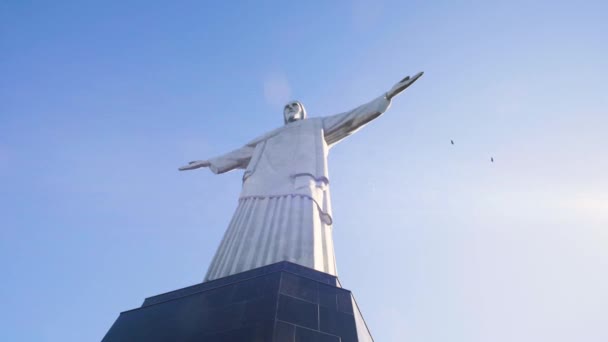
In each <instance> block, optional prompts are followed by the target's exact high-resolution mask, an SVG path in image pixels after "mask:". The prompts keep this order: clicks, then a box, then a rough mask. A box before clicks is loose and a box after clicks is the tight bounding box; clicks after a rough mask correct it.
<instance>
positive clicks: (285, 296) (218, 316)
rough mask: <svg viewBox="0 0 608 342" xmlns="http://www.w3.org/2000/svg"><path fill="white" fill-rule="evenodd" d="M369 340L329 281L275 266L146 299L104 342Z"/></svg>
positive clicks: (346, 297)
mask: <svg viewBox="0 0 608 342" xmlns="http://www.w3.org/2000/svg"><path fill="white" fill-rule="evenodd" d="M118 341H121V342H139V341H142V342H143V341H145V342H161V341H162V342H186V341H188V342H199V341H200V342H220V341H221V342H228V341H230V342H232V341H235V342H237V341H238V342H248V341H256V342H257V341H260V342H266V341H268V342H271V341H274V342H296V341H297V342H354V341H365V342H368V341H373V339H372V337H371V336H370V334H369V331H368V330H367V327H366V325H365V322H364V321H363V318H362V317H361V314H360V312H359V308H358V307H357V304H356V302H355V300H354V298H353V296H352V294H351V292H350V291H348V290H345V289H343V288H342V287H341V286H340V283H339V281H338V279H337V278H336V277H333V276H331V275H328V274H325V273H322V272H318V271H315V270H313V269H309V268H306V267H303V266H299V265H296V264H293V263H289V262H279V263H276V264H272V265H269V266H264V267H260V268H257V269H254V270H250V271H247V272H243V273H239V274H235V275H232V276H228V277H225V278H221V279H217V280H213V281H208V282H205V283H202V284H198V285H194V286H190V287H186V288H183V289H180V290H176V291H172V292H168V293H165V294H161V295H158V296H154V297H150V298H147V299H146V300H145V301H144V303H143V305H142V306H141V307H140V308H137V309H133V310H130V311H125V312H123V313H121V314H120V316H119V317H118V319H117V320H116V322H114V325H112V327H111V328H110V331H108V333H107V334H106V336H105V337H104V339H103V342H118Z"/></svg>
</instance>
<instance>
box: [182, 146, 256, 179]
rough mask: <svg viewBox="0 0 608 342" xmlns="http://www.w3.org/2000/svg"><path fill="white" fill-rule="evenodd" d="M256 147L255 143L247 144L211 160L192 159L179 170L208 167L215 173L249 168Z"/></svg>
mask: <svg viewBox="0 0 608 342" xmlns="http://www.w3.org/2000/svg"><path fill="white" fill-rule="evenodd" d="M254 149H255V145H245V146H243V147H241V148H239V149H236V150H234V151H232V152H228V153H226V154H224V155H221V156H218V157H215V158H211V159H209V160H197V161H191V162H190V163H189V164H188V165H185V166H182V167H180V168H179V170H180V171H187V170H194V169H198V168H201V167H208V168H209V169H210V170H211V172H213V173H224V172H228V171H230V170H234V169H244V168H247V165H248V164H249V161H250V160H251V156H252V155H253V151H254Z"/></svg>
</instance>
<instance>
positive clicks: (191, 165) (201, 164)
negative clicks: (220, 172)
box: [178, 160, 211, 171]
mask: <svg viewBox="0 0 608 342" xmlns="http://www.w3.org/2000/svg"><path fill="white" fill-rule="evenodd" d="M210 165H211V163H210V162H209V161H208V160H195V161H191V162H190V163H188V165H186V166H182V167H180V168H179V169H178V170H180V171H186V170H194V169H198V168H200V167H209V166H210Z"/></svg>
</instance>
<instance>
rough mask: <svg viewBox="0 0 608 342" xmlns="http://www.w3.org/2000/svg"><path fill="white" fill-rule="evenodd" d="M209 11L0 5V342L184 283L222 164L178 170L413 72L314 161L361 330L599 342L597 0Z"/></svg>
mask: <svg viewBox="0 0 608 342" xmlns="http://www.w3.org/2000/svg"><path fill="white" fill-rule="evenodd" d="M218 3H219V2H201V1H183V2H172V3H171V4H166V3H165V4H161V3H151V2H149V1H130V2H118V1H116V2H112V1H109V2H108V1H106V2H103V3H93V2H84V1H54V2H26V1H4V2H2V3H1V4H0V177H1V178H0V179H1V182H0V260H1V265H2V271H3V277H2V281H1V282H0V301H1V302H2V303H3V307H4V310H2V313H0V340H2V341H79V342H80V341H95V340H100V339H101V338H102V337H103V335H104V334H105V332H106V331H107V330H108V329H109V328H110V326H111V324H112V323H113V322H114V320H115V319H116V318H117V316H118V314H119V312H120V311H124V310H128V309H132V308H135V307H137V306H139V305H140V304H141V302H142V301H143V299H144V298H145V297H147V296H152V295H155V294H159V293H162V292H166V291H169V290H173V289H177V288H181V287H185V286H188V285H192V284H194V283H197V282H200V281H201V280H202V278H203V276H204V273H205V271H206V268H207V266H208V264H209V262H210V259H211V257H212V256H213V253H214V251H215V248H216V247H217V245H218V244H219V241H220V239H221V236H222V234H223V232H224V229H225V228H226V226H227V224H228V221H229V220H230V217H231V215H232V212H233V210H234V209H235V208H236V200H237V197H238V193H239V190H240V177H241V174H240V172H233V173H229V174H225V175H222V176H215V175H213V174H211V173H210V172H208V171H201V172H189V173H180V172H177V167H179V166H181V165H182V164H183V163H184V162H187V161H190V160H193V159H204V158H207V157H211V156H214V155H217V154H220V153H222V152H226V151H228V150H230V149H232V148H235V147H238V146H239V145H240V144H242V143H244V142H246V141H248V140H249V139H251V138H253V137H255V136H257V135H259V134H260V133H263V132H265V131H268V130H270V129H272V128H275V127H277V126H279V125H281V124H282V113H281V110H282V105H283V103H284V102H285V101H287V100H290V99H292V98H296V99H299V100H301V101H303V102H304V103H305V105H306V107H307V110H308V113H309V115H311V116H320V115H328V114H334V113H338V112H341V111H344V110H348V109H350V108H353V107H355V106H357V105H359V104H362V103H364V102H366V101H368V100H371V99H373V98H374V97H376V96H377V95H379V94H381V93H383V92H384V91H386V90H388V89H389V88H390V87H391V86H392V85H393V83H394V82H396V81H398V80H399V79H401V78H402V77H403V76H405V75H408V74H414V73H415V72H417V71H420V70H424V71H425V75H424V77H423V78H422V79H420V80H419V81H418V82H417V83H416V84H415V85H414V86H413V87H412V88H410V89H408V90H407V91H406V92H405V93H403V94H402V95H401V96H399V97H398V98H396V99H395V100H394V101H393V104H392V107H391V108H390V110H389V111H388V112H387V113H386V114H385V115H383V116H382V117H380V118H379V119H378V120H375V121H374V122H372V123H371V124H370V125H369V126H368V127H366V128H365V129H363V130H361V131H360V132H358V133H357V134H356V135H354V136H352V137H350V138H348V139H346V140H345V141H344V142H342V143H341V144H339V145H338V146H336V147H335V148H334V149H333V150H332V152H331V154H330V161H329V162H330V178H331V182H332V199H333V208H334V228H335V230H334V232H335V235H334V239H335V244H336V254H337V263H338V270H339V276H340V278H341V281H342V283H343V285H344V286H345V287H346V288H348V289H350V290H352V291H353V293H354V294H355V297H356V298H357V301H358V302H359V305H360V307H361V309H362V312H363V316H364V317H365V319H366V320H367V323H368V325H369V326H370V329H371V331H372V334H373V335H374V337H375V339H376V340H377V341H406V340H407V341H425V342H428V341H431V342H433V341H446V340H450V341H455V342H459V341H462V342H464V341H466V342H476V341H479V342H482V341H483V342H485V341H496V342H502V341H504V342H510V341H522V342H526V341H530V342H531V341H535V342H536V341H555V342H562V341H564V342H565V341H586V342H596V341H597V342H599V341H606V340H608V328H606V327H608V318H607V317H608V312H607V309H606V308H607V307H608V292H607V291H606V288H608V272H606V270H607V267H608V177H607V176H606V175H607V174H608V153H607V150H606V132H608V110H607V109H606V108H608V97H607V96H606V90H607V88H606V85H605V82H606V79H608V58H607V55H608V49H607V46H608V44H606V42H607V41H606V37H607V36H608V23H607V21H606V20H605V17H606V15H605V14H606V13H608V5H607V4H606V2H604V1H576V2H574V1H544V0H543V1H533V2H532V3H531V2H529V1H519V0H515V1H508V2H507V1H504V2H503V1H500V2H499V1H494V2H489V1H333V2H321V1H310V2H306V3H298V4H287V3H285V2H278V1H276V2H273V1H261V2H255V3H254V2H242V3H233V4H228V2H225V3H222V4H218ZM451 139H453V140H454V142H455V145H453V146H452V145H451V144H450V140H451ZM490 157H494V159H495V162H494V163H491V162H490V161H489V159H490Z"/></svg>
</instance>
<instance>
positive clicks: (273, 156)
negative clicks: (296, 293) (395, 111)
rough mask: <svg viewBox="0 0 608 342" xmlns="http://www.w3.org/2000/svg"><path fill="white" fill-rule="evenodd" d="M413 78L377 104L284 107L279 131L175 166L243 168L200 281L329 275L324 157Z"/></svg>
mask: <svg viewBox="0 0 608 342" xmlns="http://www.w3.org/2000/svg"><path fill="white" fill-rule="evenodd" d="M420 76H422V73H421V72H420V73H418V74H416V75H414V76H413V77H409V76H408V77H406V78H404V79H402V80H401V81H399V82H398V83H397V84H395V85H394V86H393V87H392V88H391V89H390V90H389V91H388V92H386V93H384V94H382V96H380V97H378V98H377V99H375V100H373V101H371V102H369V103H367V104H364V105H362V106H359V107H357V108H355V109H353V110H351V111H348V112H345V113H341V114H336V115H331V116H325V117H313V118H307V117H306V110H305V109H304V106H303V105H302V103H300V102H298V101H292V102H289V103H288V104H287V105H286V106H285V109H284V110H283V116H284V119H285V125H284V126H282V127H279V128H277V129H275V130H273V131H270V132H268V133H266V134H263V135H261V136H259V137H257V138H255V139H253V140H251V141H250V142H248V143H247V144H245V145H244V146H242V147H241V148H238V149H236V150H234V151H232V152H228V153H226V154H224V155H221V156H217V157H215V158H211V159H208V160H199V161H193V162H190V163H189V164H188V165H186V166H184V167H181V168H180V170H181V171H184V170H193V169H197V168H201V167H208V168H209V169H211V171H212V172H213V173H216V174H217V173H224V172H227V171H231V170H234V169H245V173H244V174H243V190H242V191H241V195H240V198H239V203H238V207H237V208H236V211H235V213H234V216H233V217H232V220H231V221H230V224H229V226H228V229H227V230H226V233H225V235H224V238H223V240H222V242H221V244H220V246H219V248H218V249H217V252H216V253H215V257H214V258H213V261H212V262H211V265H210V266H209V270H208V271H207V275H206V277H205V280H206V281H207V280H213V279H218V278H222V277H225V276H228V275H231V274H235V273H240V272H243V271H247V270H250V269H254V268H258V267H261V266H265V265H269V264H272V263H275V262H279V261H290V262H293V263H296V264H300V265H303V266H306V267H310V268H314V269H316V270H318V271H321V272H325V273H329V274H332V275H337V274H336V262H335V256H334V243H333V239H332V212H331V203H330V197H329V177H328V172H327V153H328V152H329V149H330V148H331V147H332V146H333V145H335V144H336V143H338V142H339V141H341V140H342V139H344V138H346V137H347V136H349V135H351V134H353V133H354V132H356V131H357V130H359V129H360V128H361V127H363V126H364V125H365V124H367V123H368V122H370V121H371V120H373V119H375V118H377V117H378V116H380V114H382V113H384V112H385V111H386V110H387V109H388V107H389V105H390V103H391V99H392V98H393V97H394V96H395V95H397V94H399V93H401V92H402V91H403V90H405V89H406V88H407V87H409V86H410V85H411V84H413V83H414V82H415V81H416V80H417V79H418V78H419V77H420Z"/></svg>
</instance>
